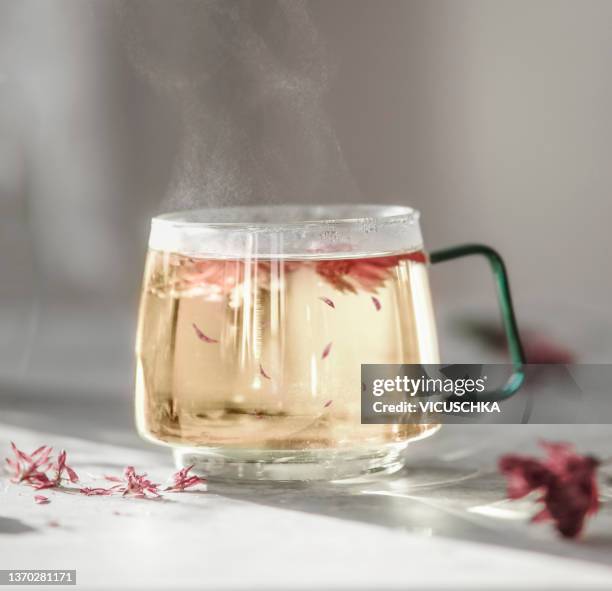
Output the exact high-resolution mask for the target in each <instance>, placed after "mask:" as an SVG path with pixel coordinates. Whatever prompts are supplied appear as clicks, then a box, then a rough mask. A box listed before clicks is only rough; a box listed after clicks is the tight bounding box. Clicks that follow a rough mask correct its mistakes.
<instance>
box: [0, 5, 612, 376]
mask: <svg viewBox="0 0 612 591" xmlns="http://www.w3.org/2000/svg"><path fill="white" fill-rule="evenodd" d="M610 22H612V3H610V2H607V1H606V0H601V1H598V0H581V1H578V0H538V1H535V2H534V1H528V0H493V1H491V0H461V1H460V2H457V1H452V0H448V1H445V0H435V1H429V0H420V1H412V0H385V1H382V2H379V1H376V2H374V1H370V0H312V1H310V2H306V3H298V2H281V1H278V2H271V1H267V0H259V1H257V2H252V3H251V2H238V3H236V2H231V1H223V2H204V1H193V2H192V1H189V2H184V1H174V2H170V1H157V0H150V1H142V0H131V1H125V2H112V1H110V0H108V1H107V0H46V1H45V2H40V1H37V0H0V273H1V279H0V304H1V306H0V309H1V310H2V312H1V314H2V316H1V317H2V327H3V328H2V337H1V338H2V342H1V345H2V349H1V352H2V353H1V355H2V359H3V366H4V367H5V368H6V369H10V370H11V371H12V370H14V369H15V368H16V367H17V368H19V367H21V368H22V371H31V370H32V367H35V366H36V364H37V363H38V364H40V363H42V361H41V359H38V360H37V358H36V353H35V349H36V347H47V349H53V346H54V343H55V342H57V339H58V338H60V337H58V335H64V337H65V338H68V340H69V342H70V343H72V345H71V346H72V348H73V349H74V348H75V347H76V346H77V345H78V347H81V346H83V347H85V348H89V349H91V347H95V346H96V344H99V342H100V341H101V340H103V339H104V338H105V337H103V334H106V333H105V332H104V330H102V329H98V328H94V327H97V326H98V325H101V326H104V325H105V324H107V325H108V324H110V325H115V326H116V325H118V328H117V330H118V332H117V334H118V335H121V336H120V338H119V339H118V340H119V341H120V342H121V343H122V344H125V350H124V349H121V348H119V349H117V348H116V347H115V346H114V343H116V342H117V337H116V336H109V337H108V339H107V345H106V346H107V349H108V351H119V352H117V353H115V354H116V355H117V356H118V357H119V356H121V358H122V359H123V357H124V353H125V351H127V350H128V344H129V346H131V338H132V336H131V335H132V333H133V328H134V316H135V311H136V306H137V297H138V289H139V286H140V279H141V274H142V264H143V257H144V253H145V249H146V241H147V234H148V222H149V219H150V217H151V216H152V215H154V214H155V213H157V212H159V211H162V210H164V209H174V208H178V207H192V206H197V205H199V204H201V205H205V204H209V203H213V204H219V203H257V202H270V203H271V202H287V201H289V202H291V201H293V202H300V201H311V200H312V201H326V200H333V201H340V202H352V201H361V202H379V203H383V202H399V203H404V204H408V205H412V206H414V207H416V208H418V209H420V210H421V211H422V214H423V220H422V221H423V226H424V232H425V238H426V243H427V246H428V247H429V248H435V247H440V246H445V245H449V244H452V243H458V242H464V241H482V242H485V243H490V244H492V245H494V246H496V247H497V248H498V249H499V250H500V251H501V252H502V253H503V254H504V255H505V257H506V259H507V262H508V265H509V267H510V271H511V275H512V280H513V287H514V292H515V295H516V300H517V305H518V311H519V315H520V317H521V318H523V319H524V321H525V322H526V323H531V324H535V325H537V326H538V327H540V328H543V329H544V330H546V331H549V332H551V333H558V334H560V335H561V336H562V338H564V339H566V340H567V341H571V342H572V343H573V342H576V343H578V344H579V346H580V347H581V348H582V350H583V353H584V354H585V356H586V358H588V359H591V360H598V359H601V355H598V352H599V351H603V350H604V349H605V344H606V343H608V342H609V340H610V339H609V335H610V328H611V324H612V323H611V318H610V312H609V302H610V298H611V295H612V273H611V270H612V269H611V265H610V262H609V251H610V246H611V240H610V230H609V227H610V221H609V220H610V218H611V217H612V200H611V199H610V195H611V194H612V166H610V163H609V160H610V154H611V153H612V119H611V118H610V116H609V110H610V105H611V104H612V73H611V70H610V67H609V65H610V56H611V55H612V35H610ZM434 274H435V277H434V286H435V288H436V297H437V300H438V302H439V306H440V310H441V314H442V315H443V314H444V310H446V309H448V310H452V309H455V308H458V309H462V308H463V307H471V308H472V309H475V310H483V311H485V312H487V313H488V312H490V311H494V310H495V301H494V299H493V295H492V291H491V282H490V280H489V279H488V276H487V272H486V269H485V267H484V265H479V264H477V263H470V262H466V263H462V264H458V265H456V266H455V267H454V268H451V267H449V268H448V269H444V270H442V269H440V270H439V271H438V270H437V269H436V270H435V271H434ZM79 314H80V315H79ZM66 319H70V320H72V323H71V324H70V328H68V327H67V323H66ZM45 331H47V332H45ZM66 334H70V335H72V336H70V337H66ZM45 335H46V336H45ZM41 343H42V344H41ZM570 344H571V343H570ZM607 350H609V346H608V349H607ZM108 351H107V352H108ZM111 357H112V355H111ZM50 359H51V361H49V363H50V364H52V363H56V362H57V359H55V358H54V357H53V356H51V357H50ZM608 361H609V359H608ZM86 365H87V364H86Z"/></svg>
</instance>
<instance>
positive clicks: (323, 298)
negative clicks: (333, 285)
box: [319, 296, 336, 308]
mask: <svg viewBox="0 0 612 591" xmlns="http://www.w3.org/2000/svg"><path fill="white" fill-rule="evenodd" d="M319 299H320V300H321V301H322V302H325V303H326V304H327V305H328V306H329V307H330V308H335V307H336V304H334V302H333V301H332V300H330V299H329V298H326V297H323V296H322V297H320V298H319Z"/></svg>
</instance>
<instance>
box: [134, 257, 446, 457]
mask: <svg viewBox="0 0 612 591" xmlns="http://www.w3.org/2000/svg"><path fill="white" fill-rule="evenodd" d="M425 262H426V257H425V254H424V253H423V252H422V251H413V252H402V253H391V254H387V255H385V256H372V257H360V258H348V257H347V255H346V254H344V255H341V256H340V258H332V255H330V253H321V254H320V255H317V254H313V255H309V256H308V257H304V258H302V259H298V258H294V259H286V258H284V259H282V258H278V259H270V258H268V259H262V258H250V259H242V260H237V259H223V258H217V259H213V258H194V257H189V256H184V255H180V254H174V253H168V252H161V251H156V250H151V251H150V252H149V255H148V259H147V264H146V272H145V281H144V288H143V295H142V303H141V312H140V322H139V333H138V344H137V360H138V372H137V374H138V377H137V414H138V425H139V429H140V431H141V433H142V434H143V435H145V436H146V437H148V438H150V439H153V440H155V441H158V442H165V443H168V444H171V445H173V446H185V447H189V448H199V447H202V446H203V447H208V448H222V449H223V450H228V449H230V450H231V449H235V450H249V451H257V450H259V451H261V453H262V454H263V456H264V457H268V458H269V457H270V455H269V454H270V453H272V452H275V451H277V452H278V457H279V458H281V459H284V456H287V452H291V451H300V450H326V449H327V450H329V449H334V450H340V451H341V450H344V449H346V450H354V449H363V450H368V449H370V450H372V449H381V448H384V447H385V445H386V444H395V443H403V442H406V441H408V440H410V439H414V438H416V437H419V436H423V435H425V434H428V433H429V432H430V431H432V430H435V429H436V426H435V425H427V424H423V425H418V424H417V425H361V423H360V397H361V376H360V369H361V367H360V366H361V364H362V363H438V362H439V359H438V349H437V340H436V332H435V325H434V319H433V312H432V309H431V297H430V293H429V285H428V278H427V270H426V265H425ZM272 457H275V456H274V454H273V455H272Z"/></svg>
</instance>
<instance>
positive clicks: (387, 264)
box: [315, 251, 426, 293]
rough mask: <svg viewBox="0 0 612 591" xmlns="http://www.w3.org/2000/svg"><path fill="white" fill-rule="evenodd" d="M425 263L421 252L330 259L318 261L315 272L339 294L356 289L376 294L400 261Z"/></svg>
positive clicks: (354, 291) (355, 291)
mask: <svg viewBox="0 0 612 591" xmlns="http://www.w3.org/2000/svg"><path fill="white" fill-rule="evenodd" d="M405 260H408V261H413V262H416V263H425V262H426V257H425V254H424V253H423V252H421V251H417V252H411V253H405V254H401V255H391V256H386V257H375V258H374V257H373V258H363V259H330V260H323V261H319V262H317V263H316V265H315V270H316V272H317V273H318V274H319V275H320V276H321V277H322V278H323V279H325V281H327V282H328V283H329V284H330V285H331V286H333V287H334V288H335V289H337V290H338V291H340V292H350V293H357V290H358V289H362V290H364V291H367V292H370V293H376V291H377V290H378V288H380V287H381V286H382V285H383V284H384V282H385V281H386V280H387V279H388V278H390V277H391V276H392V274H393V268H394V267H396V266H397V265H398V264H399V263H400V262H401V261H405Z"/></svg>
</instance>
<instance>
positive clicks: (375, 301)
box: [372, 296, 382, 312]
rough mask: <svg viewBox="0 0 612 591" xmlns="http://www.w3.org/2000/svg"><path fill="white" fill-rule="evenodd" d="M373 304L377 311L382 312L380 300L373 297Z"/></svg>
mask: <svg viewBox="0 0 612 591" xmlns="http://www.w3.org/2000/svg"><path fill="white" fill-rule="evenodd" d="M372 303H373V304H374V307H375V308H376V311H377V312H380V309H381V308H382V306H381V304H380V300H379V299H378V298H377V297H374V296H372Z"/></svg>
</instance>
